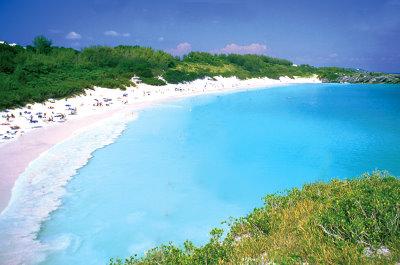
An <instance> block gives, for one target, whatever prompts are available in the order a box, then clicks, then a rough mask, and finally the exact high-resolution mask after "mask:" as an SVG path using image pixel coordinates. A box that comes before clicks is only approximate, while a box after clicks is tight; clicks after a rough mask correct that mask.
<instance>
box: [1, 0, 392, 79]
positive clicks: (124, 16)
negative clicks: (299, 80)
mask: <svg viewBox="0 0 400 265" xmlns="http://www.w3.org/2000/svg"><path fill="white" fill-rule="evenodd" d="M56 2H57V1H51V0H41V1H36V2H34V3H33V2H31V1H27V0H16V1H0V22H1V23H0V39H1V40H6V41H10V42H15V43H18V44H20V45H28V44H30V43H31V41H32V39H33V38H34V37H35V36H37V35H44V36H46V37H48V38H49V39H52V40H53V42H54V45H55V46H63V47H72V48H75V49H78V50H79V49H82V48H83V47H88V46H94V45H105V46H116V45H132V46H133V45H139V46H145V47H152V48H154V49H157V50H164V51H167V52H170V53H172V54H175V55H182V54H185V53H188V52H190V51H205V52H222V53H225V52H226V53H230V52H232V53H239V54H243V53H254V54H265V55H267V56H271V57H277V58H285V59H288V60H290V61H292V62H294V63H295V64H310V65H314V66H338V67H346V68H361V69H365V70H368V71H379V72H391V73H393V72H400V16H399V15H398V14H399V13H400V0H384V1H378V0H368V1H358V0H351V1H344V0H339V1H317V0H308V1H305V0H299V1H291V0H286V1H278V0H268V1H261V0H249V1H241V0H214V1H211V0H171V1H158V0H154V1H145V0H138V1H135V2H132V1H128V0H116V1H111V0H94V1H89V0H71V1H68V2H62V3H58V2H57V3H56Z"/></svg>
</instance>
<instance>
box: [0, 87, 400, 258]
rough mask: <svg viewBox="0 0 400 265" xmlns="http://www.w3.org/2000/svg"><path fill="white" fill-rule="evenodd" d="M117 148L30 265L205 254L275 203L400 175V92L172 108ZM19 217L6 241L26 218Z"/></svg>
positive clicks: (232, 97) (54, 215)
mask: <svg viewBox="0 0 400 265" xmlns="http://www.w3.org/2000/svg"><path fill="white" fill-rule="evenodd" d="M110 126H111V125H110ZM97 132H99V129H98V130H97ZM110 137H111V136H110ZM113 137H114V138H115V141H114V142H113V143H112V144H109V145H106V146H98V147H97V148H99V147H102V148H100V149H97V150H96V151H94V152H93V153H92V154H91V156H92V157H91V158H90V159H89V161H88V162H87V163H86V162H85V163H86V164H85V163H83V164H82V165H81V166H82V167H81V168H80V169H78V170H77V171H74V172H73V174H71V175H72V177H71V178H70V179H69V181H68V182H67V183H66V185H65V186H63V187H62V189H60V190H62V195H60V196H59V198H58V201H57V202H58V203H57V204H56V207H54V208H53V209H49V212H50V214H49V215H47V216H46V218H44V219H43V220H40V222H39V224H40V227H39V228H37V229H36V230H35V231H36V232H35V236H34V239H33V241H32V242H31V243H32V244H33V243H34V244H35V246H33V247H31V248H30V250H29V251H31V252H33V254H32V253H31V254H32V255H31V257H32V258H31V261H35V262H37V263H39V264H46V265H47V264H57V265H63V264H86V265H87V264H107V263H108V260H109V259H110V258H115V257H122V258H125V257H127V256H129V255H132V254H135V253H136V254H138V255H139V256H140V255H142V254H143V252H144V251H145V250H148V249H149V248H152V247H154V246H156V245H159V244H162V243H168V242H174V243H175V244H177V245H182V243H183V242H184V241H185V240H187V239H188V240H192V241H193V242H195V243H196V244H201V243H204V242H206V241H207V239H208V232H209V231H210V229H212V228H213V227H224V226H225V225H224V224H221V222H222V221H226V220H229V219H230V217H240V216H243V215H246V214H247V213H249V212H250V211H252V210H253V209H254V207H260V206H262V204H263V200H262V199H263V197H264V196H265V195H267V194H270V193H275V192H284V191H285V190H287V189H289V188H292V187H301V186H302V185H304V184H306V183H311V182H315V181H329V180H331V179H332V178H352V177H355V176H358V175H360V174H362V173H364V172H371V171H373V170H376V169H384V170H387V171H389V172H390V173H392V174H394V175H400V86H398V85H338V84H313V85H290V86H284V87H276V88H271V89H259V90H252V91H242V92H238V93H226V94H213V95H207V96H198V97H192V98H187V99H183V100H175V101H168V102H165V103H162V104H159V105H157V106H153V107H151V108H146V109H143V110H141V111H140V112H139V116H138V118H137V119H136V120H135V121H132V122H130V123H128V124H127V126H126V128H125V130H124V131H123V132H122V134H121V135H120V136H119V137H117V138H116V136H115V135H114V136H113ZM80 139H81V140H74V141H78V142H74V143H68V142H66V143H64V145H66V144H69V145H70V147H71V148H72V147H74V148H75V149H71V150H76V146H78V145H79V146H80V148H82V146H84V144H88V142H90V141H92V140H93V137H91V136H90V134H88V135H86V138H82V137H81V138H80ZM82 139H84V140H82ZM95 139H97V138H95ZM79 141H81V143H80V144H79ZM63 148H64V147H63ZM65 148H66V147H65ZM65 148H64V149H63V150H65ZM60 150H61V147H60ZM60 150H58V151H60ZM56 151H57V150H54V152H56ZM52 152H53V150H50V151H49V152H48V153H47V155H51V153H52ZM45 156H46V155H44V156H43V157H41V158H39V159H45V158H46V157H45ZM64 156H65V158H67V159H69V158H72V157H74V158H76V157H79V156H80V152H79V151H68V152H67V151H66V154H64ZM65 158H64V159H65ZM88 158H89V157H87V158H85V159H86V160H87V159H88ZM38 163H39V162H38ZM38 163H37V165H36V166H37V167H39V164H38ZM42 166H43V164H42ZM67 166H68V165H64V164H60V167H61V168H62V170H61V169H60V172H67V171H66V170H65V168H64V167H67ZM70 166H73V165H70ZM32 167H35V164H34V165H33V166H32ZM28 170H32V169H28ZM60 172H58V173H57V174H60ZM41 174H46V170H44V171H43V172H42V173H41ZM54 174H55V173H54ZM21 181H22V180H21ZM46 181H48V180H46V179H44V180H43V182H42V183H41V186H43V185H47V184H46ZM47 188H48V189H51V185H49V186H47ZM21 189H23V187H21ZM21 193H23V192H22V191H21ZM29 194H30V193H29ZM27 196H28V195H27ZM46 196H47V195H46V193H44V194H43V195H41V197H40V198H41V200H43V198H45V197H46ZM28 197H29V196H28ZM25 199H26V200H28V199H29V198H27V197H26V198H25ZM18 205H19V204H18V203H15V206H13V207H15V208H18V207H19V206H18ZM11 206H12V205H11ZM11 206H10V207H9V208H12V207H11ZM9 212H13V215H12V216H13V218H14V219H13V218H11V217H10V216H11V214H9V213H7V212H5V214H6V215H7V214H8V215H9V217H8V218H5V217H7V216H5V217H4V216H3V217H1V216H0V231H7V229H9V227H10V226H11V222H12V220H14V221H15V220H16V219H15V218H16V216H17V215H18V213H19V212H17V211H12V209H10V210H9ZM20 214H21V215H22V214H27V213H26V212H22V213H20ZM36 221H37V220H36ZM21 224H22V225H21V227H20V228H18V229H29V226H28V225H27V224H25V223H21ZM29 225H31V224H29ZM24 226H26V227H24ZM1 229H3V230H1ZM14 229H15V227H14ZM10 238H11V237H10ZM11 240H12V239H11ZM0 241H1V239H0ZM9 241H10V240H9ZM19 243H20V242H14V243H12V247H10V246H8V247H9V249H13V251H16V249H18V244H19ZM31 243H29V242H28V243H27V242H25V243H24V245H23V246H24V248H28V246H29V244H31ZM0 245H1V242H0ZM4 249H5V248H3V251H4V252H5V251H7V250H4ZM28 249H29V248H28ZM1 251H2V250H0V252H1ZM10 251H11V250H10ZM35 255H37V257H35V258H33V257H34V256H35ZM0 264H1V263H0Z"/></svg>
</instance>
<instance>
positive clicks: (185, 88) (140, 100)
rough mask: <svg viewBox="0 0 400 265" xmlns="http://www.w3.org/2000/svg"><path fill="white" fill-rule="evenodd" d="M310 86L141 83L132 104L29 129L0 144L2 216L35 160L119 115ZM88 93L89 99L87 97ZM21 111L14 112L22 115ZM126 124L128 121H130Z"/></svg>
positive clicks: (111, 92)
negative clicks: (195, 99) (216, 96)
mask: <svg viewBox="0 0 400 265" xmlns="http://www.w3.org/2000/svg"><path fill="white" fill-rule="evenodd" d="M308 83H320V81H319V80H318V79H317V78H316V77H312V78H295V79H290V78H281V79H280V80H273V79H268V78H259V79H248V80H238V79H236V78H216V80H211V79H202V80H195V81H193V82H190V83H186V84H179V85H167V86H162V87H154V86H150V85H145V84H139V85H138V86H137V87H135V88H131V90H129V89H128V90H127V91H128V93H131V94H133V95H129V96H128V97H127V98H128V99H129V101H130V102H129V104H125V103H121V104H116V106H111V107H109V108H105V109H104V108H100V109H96V108H92V106H91V105H92V104H91V103H89V104H88V106H87V107H88V109H87V110H84V111H83V114H82V115H79V114H78V115H75V116H73V117H72V118H71V119H69V120H67V121H65V122H64V123H56V124H50V125H48V126H43V127H42V128H38V129H31V130H27V132H26V133H25V134H22V135H20V136H19V137H18V138H16V139H15V140H14V139H13V140H11V141H9V142H6V143H2V144H0V215H1V214H2V213H3V211H4V210H5V209H6V208H7V205H9V203H10V200H11V198H12V193H13V189H14V187H15V183H16V181H17V179H18V177H19V176H20V175H21V174H22V173H23V172H24V171H25V170H26V168H27V167H28V166H29V165H30V164H31V163H32V162H33V161H34V160H36V159H37V158H38V157H39V156H40V155H41V154H43V153H45V152H47V151H48V150H49V149H50V148H52V147H53V146H55V145H57V144H58V143H61V142H63V141H65V140H67V139H69V138H71V137H73V136H74V135H75V134H76V133H77V132H80V131H85V130H88V128H90V127H91V126H92V125H95V124H99V123H102V122H104V121H106V120H108V119H111V118H112V117H114V116H116V115H117V114H122V113H125V114H127V113H130V112H134V113H136V112H137V111H139V110H141V109H143V108H146V107H149V106H151V105H154V104H158V103H163V102H165V101H169V100H174V99H180V98H187V97H194V96H201V95H208V94H215V93H230V92H232V93H233V92H239V91H247V90H252V89H261V88H265V89H268V88H273V87H277V86H285V85H290V84H308ZM127 91H121V90H119V89H104V88H95V89H94V90H90V91H88V92H86V95H85V96H78V97H75V98H72V99H67V100H68V102H70V101H71V102H74V103H76V104H77V103H80V102H86V103H87V101H91V100H93V95H92V94H96V93H97V92H99V95H97V96H100V95H102V94H104V95H107V97H108V98H112V99H113V100H115V101H114V102H116V101H117V99H119V98H121V94H124V93H127ZM88 93H89V95H90V96H88V95H87V94H88ZM138 94H139V96H138ZM67 100H64V99H62V100H58V101H57V102H55V104H54V105H57V103H59V104H58V106H61V107H63V105H64V104H65V102H66V101H67ZM75 100H76V102H75ZM35 105H39V106H36V107H39V108H38V109H39V110H42V109H44V110H45V108H46V104H35ZM22 109H23V108H22ZM22 109H17V110H14V111H15V112H22ZM33 109H35V108H33ZM126 122H129V121H128V120H127V121H126Z"/></svg>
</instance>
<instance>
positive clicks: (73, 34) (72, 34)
mask: <svg viewBox="0 0 400 265" xmlns="http://www.w3.org/2000/svg"><path fill="white" fill-rule="evenodd" d="M65 38H67V39H69V40H79V39H82V35H81V34H79V33H76V32H75V31H71V32H70V33H68V34H67V36H65Z"/></svg>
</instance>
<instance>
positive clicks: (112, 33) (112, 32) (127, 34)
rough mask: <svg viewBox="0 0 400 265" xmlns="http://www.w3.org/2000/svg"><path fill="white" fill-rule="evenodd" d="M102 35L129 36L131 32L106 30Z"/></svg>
mask: <svg viewBox="0 0 400 265" xmlns="http://www.w3.org/2000/svg"><path fill="white" fill-rule="evenodd" d="M104 35H106V36H111V37H121V36H122V37H129V36H131V34H130V33H128V32H126V33H119V32H117V31H115V30H107V31H104Z"/></svg>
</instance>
